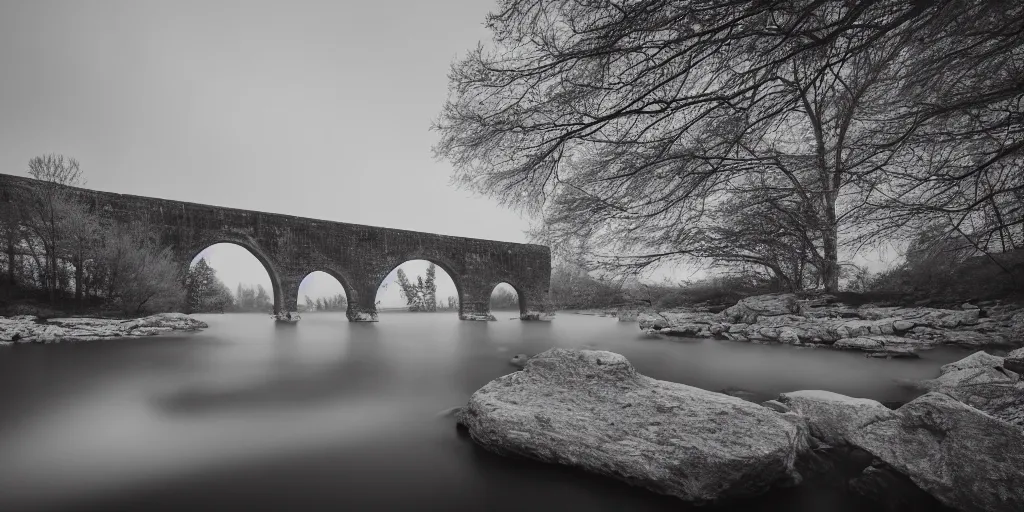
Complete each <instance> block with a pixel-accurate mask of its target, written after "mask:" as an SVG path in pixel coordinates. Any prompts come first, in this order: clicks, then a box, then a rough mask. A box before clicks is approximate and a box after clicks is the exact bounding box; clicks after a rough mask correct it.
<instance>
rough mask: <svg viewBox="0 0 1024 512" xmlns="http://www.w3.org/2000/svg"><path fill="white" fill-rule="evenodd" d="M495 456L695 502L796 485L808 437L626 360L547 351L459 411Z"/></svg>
mask: <svg viewBox="0 0 1024 512" xmlns="http://www.w3.org/2000/svg"><path fill="white" fill-rule="evenodd" d="M457 417H458V421H459V423H460V424H462V425H464V426H465V427H467V429H468V431H469V434H470V436H471V437H472V439H473V440H474V441H475V442H477V443H479V444H480V445H481V446H483V447H484V448H486V449H488V450H490V451H493V452H495V453H498V454H502V455H513V456H523V457H528V458H532V459H536V460H540V461H544V462H549V463H556V464H564V465H568V466H572V467H576V468H580V469H583V470H586V471H590V472H593V473H598V474H602V475H605V476H609V477H612V478H616V479H619V480H622V481H625V482H628V483H630V484H633V485H638V486H642V487H646V488H648V489H650V490H652V491H655V492H658V493H662V494H668V495H672V496H676V497H679V498H682V499H684V500H687V501H692V502H709V501H715V500H720V499H724V498H733V497H744V496H752V495H757V494H760V493H763V492H765V491H766V490H768V489H769V488H771V487H772V486H776V485H791V484H794V483H796V482H798V481H799V479H800V475H799V474H798V473H797V471H796V469H795V463H796V461H797V458H798V455H800V454H801V453H804V452H806V451H807V450H808V446H807V438H806V437H805V435H804V434H803V433H802V432H801V431H800V429H799V427H798V426H797V425H794V424H793V423H791V422H790V421H787V419H785V418H783V417H782V415H780V414H778V413H775V412H774V411H771V410H769V409H767V408H765V407H762V406H760V405H757V404H753V403H750V402H746V401H744V400H741V399H739V398H734V397H730V396H726V395H723V394H719V393H712V392H710V391H705V390H702V389H698V388H693V387H690V386H685V385H682V384H675V383H671V382H665V381H660V380H656V379H652V378H650V377H646V376H644V375H641V374H639V373H638V372H637V371H636V370H635V369H634V368H633V366H632V365H630V363H629V361H627V360H626V358H625V357H623V356H621V355H619V354H615V353H612V352H605V351H596V350H566V349H558V348H555V349H551V350H548V351H546V352H543V353H541V354H538V355H536V356H534V357H532V358H530V360H529V361H528V362H527V364H526V367H525V369H524V370H523V371H519V372H514V373H511V374H509V375H505V376H503V377H500V378H498V379H495V380H493V381H491V382H490V383H489V384H487V385H486V386H484V387H483V388H481V389H480V390H478V391H477V392H476V393H474V394H473V396H472V397H471V398H470V401H469V404H468V405H467V407H466V408H465V409H464V410H463V411H461V412H459V413H458V416H457Z"/></svg>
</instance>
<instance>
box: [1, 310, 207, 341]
mask: <svg viewBox="0 0 1024 512" xmlns="http://www.w3.org/2000/svg"><path fill="white" fill-rule="evenodd" d="M207 327H209V326H208V325H206V323H205V322H202V321H199V320H196V319H195V318H192V317H190V316H188V315H186V314H183V313H159V314H156V315H152V316H147V317H143V318H133V319H128V320H124V319H114V318H50V319H47V320H42V319H39V318H37V317H35V316H32V315H20V316H14V317H0V346H11V345H14V344H16V343H59V342H65V341H94V340H100V339H110V338H138V337H142V336H153V335H156V334H161V333H165V332H171V331H196V330H199V329H205V328H207Z"/></svg>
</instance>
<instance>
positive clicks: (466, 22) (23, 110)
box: [0, 0, 880, 295]
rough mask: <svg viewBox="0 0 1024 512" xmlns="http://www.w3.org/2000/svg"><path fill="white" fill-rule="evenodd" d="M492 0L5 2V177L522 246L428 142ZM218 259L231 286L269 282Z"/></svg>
mask: <svg viewBox="0 0 1024 512" xmlns="http://www.w3.org/2000/svg"><path fill="white" fill-rule="evenodd" d="M493 5H495V2H493V1H492V0H446V1H445V2H429V1H397V2H373V1H366V2H335V1H321V2H310V1H283V0H280V1H273V2H272V1H265V0H236V1H224V0H203V1H195V0H186V1H159V2H154V1H147V0H129V1H102V0H91V1H88V2H86V1H63V2H56V1H44V0H23V1H22V0H0V92H2V93H0V172H4V173H8V174H20V175H24V174H25V170H26V168H27V164H28V161H29V159H30V158H32V157H33V156H36V155H40V154H44V153H50V152H55V153H63V154H65V155H67V156H71V157H74V158H77V159H78V160H79V161H80V162H81V165H82V169H83V171H84V172H85V174H86V177H87V186H89V187H90V188H95V189H99V190H106V191H111V192H120V193H129V194H139V195H147V196H155V197H163V198H168V199H179V200H186V201H194V202H200V203H207V204H213V205H221V206H231V207H236V208H245V209H252V210H262V211H269V212H277V213H285V214H291V215H299V216H305V217H313V218H318V219H328V220H336V221H342V222H353V223H358V224H369V225H375V226H388V227H395V228H403V229H410V230H417V231H427V232H433V233H443V234H449V235H459V236H468V237H475V238H487V239H493V240H503V241H510V242H524V241H526V240H525V236H524V234H523V231H524V229H525V228H526V227H527V221H526V220H524V219H522V218H520V217H519V216H518V215H517V214H515V213H513V212H511V211H508V210H504V209H501V208H500V207H498V206H497V205H496V204H495V202H494V201H492V200H490V199H488V198H483V197H479V196H473V195H472V194H470V193H469V192H466V191H463V190H458V189H455V188H453V187H451V186H449V177H450V175H451V168H450V166H449V165H448V164H447V163H445V162H437V161H435V160H434V159H433V155H432V153H431V151H430V148H431V146H432V144H433V143H434V142H435V140H436V134H435V133H432V132H430V131H429V130H428V128H429V126H430V122H431V120H432V119H434V118H435V116H436V115H437V114H438V113H439V111H440V108H441V106H442V105H443V102H444V100H445V97H446V94H447V73H448V69H449V67H450V64H451V63H452V62H453V61H454V60H455V59H456V58H457V57H459V56H462V55H465V52H466V51H468V50H469V49H471V48H473V47H474V46H476V44H477V43H478V42H479V41H486V40H489V38H490V33H489V32H488V31H487V30H486V29H485V28H484V27H483V21H484V17H485V14H486V13H487V12H488V10H490V9H491V8H492V6H493ZM214 252H215V251H209V252H207V253H206V254H204V256H205V257H207V259H209V260H211V261H210V262H211V264H212V265H213V266H214V268H216V269H217V270H218V271H219V272H220V273H221V274H222V275H224V276H225V278H226V279H225V281H227V284H228V285H229V286H230V287H231V288H232V289H234V287H235V284H236V282H237V281H241V282H250V283H256V282H264V283H266V284H269V278H267V276H266V274H265V272H263V273H261V272H260V270H261V269H260V268H259V267H258V266H257V267H251V266H250V265H248V264H245V263H242V262H241V261H235V260H234V259H233V258H234V257H233V256H231V255H232V254H236V253H233V252H231V251H229V252H228V253H223V254H220V255H219V256H218V255H215V254H214ZM225 261H227V263H224V262H225ZM252 261H255V259H253V260H252ZM860 262H861V263H868V264H869V265H870V266H872V267H877V266H879V265H880V263H879V262H871V261H865V259H863V258H861V259H860ZM224 265H227V266H231V265H235V268H232V269H226V268H222V267H223V266H224ZM253 268H254V269H255V270H253V271H252V272H251V273H246V272H248V271H249V270H251V269H253ZM243 271H244V272H243ZM414 273H415V272H410V274H414ZM228 274H230V275H231V276H232V277H228V276H227V275H228ZM659 274H661V275H660V276H659V275H655V276H654V277H655V278H660V277H664V276H665V275H669V274H671V275H674V277H676V278H679V279H685V278H694V277H700V276H701V275H702V272H698V273H696V274H695V273H693V271H692V270H688V269H679V270H676V271H671V270H668V271H666V272H659ZM236 280H237V281H236ZM316 281H317V282H318V280H316ZM314 284H315V283H314ZM331 286H334V283H333V282H332V283H324V287H326V288H324V289H328V288H329V289H331V290H333V289H334V288H331ZM312 289H320V288H317V287H314V288H312ZM439 295H440V292H439Z"/></svg>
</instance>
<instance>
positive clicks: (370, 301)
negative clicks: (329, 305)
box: [345, 282, 377, 322]
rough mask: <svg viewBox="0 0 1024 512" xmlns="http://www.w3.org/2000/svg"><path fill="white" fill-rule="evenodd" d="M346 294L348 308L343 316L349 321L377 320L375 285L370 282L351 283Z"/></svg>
mask: <svg viewBox="0 0 1024 512" xmlns="http://www.w3.org/2000/svg"><path fill="white" fill-rule="evenodd" d="M346 293H347V295H348V297H347V298H348V309H347V310H345V316H347V317H348V321H349V322H376V321H377V286H376V285H374V284H370V283H360V282H356V283H353V288H352V290H351V292H349V291H348V290H346Z"/></svg>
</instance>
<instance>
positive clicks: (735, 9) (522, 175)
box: [435, 0, 1021, 290]
mask: <svg viewBox="0 0 1024 512" xmlns="http://www.w3.org/2000/svg"><path fill="white" fill-rule="evenodd" d="M1014 10H1021V8H1020V7H1019V6H1016V5H1014V4H1013V3H1002V4H998V5H996V6H994V7H987V8H985V9H979V8H978V7H977V6H974V5H972V4H970V3H966V2H943V3H932V2H905V1H903V2H901V1H895V0H890V1H878V2H830V1H828V2H826V1H805V2H773V1H760V2H740V1H736V2H712V1H684V0H677V1H668V0H662V1H653V0H647V1H635V2H580V1H568V0H565V1H543V2H542V1H536V0H505V1H503V2H501V3H500V5H499V8H498V10H497V12H495V13H494V14H491V15H490V16H489V17H488V21H487V25H488V27H489V28H490V29H491V31H492V32H493V34H494V41H493V44H492V45H491V46H490V47H487V48H485V47H483V46H480V47H478V48H477V49H475V50H474V51H472V52H471V53H470V54H469V55H468V56H467V57H466V58H464V59H463V60H462V61H460V62H458V63H456V64H455V65H454V66H453V68H452V71H451V74H450V82H451V93H450V97H449V99H448V101H447V103H446V104H445V107H444V109H443V111H442V113H441V115H440V118H439V119H438V121H437V122H436V123H435V129H437V130H438V131H439V132H440V133H441V139H440V141H439V143H438V144H437V146H436V147H435V151H436V153H437V154H438V155H439V156H441V157H444V158H447V159H449V160H450V161H451V162H452V163H453V164H454V166H455V179H456V181H457V182H458V183H460V184H462V185H464V186H467V187H469V188H472V189H476V190H478V191H482V192H484V193H487V194H490V195H493V196H495V197H497V198H499V199H500V200H501V201H503V202H504V203H505V204H508V205H511V206H514V207H519V208H524V209H529V210H533V211H535V212H540V213H542V214H543V217H544V221H545V229H544V232H545V234H546V236H548V237H551V239H552V240H550V241H558V242H560V243H567V242H568V241H570V240H572V241H574V242H576V243H575V244H574V245H573V246H586V247H602V248H603V250H602V251H601V252H600V253H598V254H596V256H597V259H596V262H598V263H604V264H608V265H613V266H617V267H619V268H620V269H632V270H638V269H642V268H645V267H647V266H649V265H651V264H653V263H656V262H659V261H663V260H664V259H666V258H679V257H685V256H696V257H705V258H712V259H714V260H716V261H719V262H723V263H744V264H754V265H760V266H763V267H765V268H768V269H770V270H771V271H772V272H774V273H775V274H776V275H777V276H778V277H779V278H780V279H781V280H784V281H786V280H788V281H790V282H792V285H793V286H794V287H800V286H802V284H803V283H802V281H803V279H804V277H803V275H804V271H803V270H802V264H803V263H804V262H806V263H807V264H808V265H809V266H810V267H812V268H813V269H814V270H815V272H813V273H814V274H815V275H816V276H817V277H818V278H819V279H820V280H821V282H822V283H823V284H824V285H825V287H826V288H827V289H830V290H834V289H836V288H837V286H838V278H839V250H840V246H841V244H843V243H855V242H860V241H864V240H868V239H871V237H872V236H873V235H877V233H878V232H879V229H880V227H881V226H883V225H885V222H884V220H885V219H884V218H882V217H880V216H879V215H877V212H878V211H879V210H880V209H893V208H896V207H897V206H901V205H902V203H900V202H899V201H897V200H896V199H901V200H906V199H908V198H909V197H910V196H908V195H907V194H900V193H898V192H899V191H900V190H901V188H900V187H902V190H906V189H907V188H909V187H911V186H913V185H914V184H915V183H919V182H921V181H927V180H928V179H930V178H929V173H934V172H935V168H934V167H929V166H928V165H923V162H922V158H921V156H920V153H919V151H920V150H921V148H923V147H925V146H926V145H928V144H936V143H941V142H942V141H937V140H936V137H934V136H929V135H934V132H935V131H937V130H938V128H936V127H937V126H939V123H938V121H939V120H942V119H943V116H944V115H945V116H947V117H948V115H949V113H950V112H960V111H961V110H963V109H961V108H959V107H957V106H956V105H955V104H956V103H957V102H961V103H963V102H964V99H963V98H961V97H958V96H956V95H950V94H945V96H944V95H943V91H945V90H946V89H954V88H953V87H948V88H945V89H943V88H933V87H930V84H931V83H932V82H942V83H947V82H950V81H955V78H956V77H950V76H949V75H948V74H946V73H944V72H942V71H940V70H935V69H932V68H934V67H935V66H936V64H935V62H936V61H941V60H942V59H943V55H945V56H946V57H945V58H950V57H949V56H950V55H956V52H954V51H953V50H954V49H960V48H961V47H963V46H965V45H966V46H972V45H973V47H974V48H975V50H973V51H975V52H977V48H978V47H979V45H978V43H979V41H981V42H983V43H989V42H991V41H992V40H999V43H998V44H1001V45H1003V46H1009V47H1012V48H1014V49H1016V50H1019V48H1021V45H1020V37H1019V36H1014V35H1013V34H1012V33H1010V32H1008V31H1007V29H1009V28H1013V24H1014V23H1016V24H1017V25H1019V24H1020V22H1019V21H1015V20H1016V19H1019V17H1018V18H1014V17H1013V14H1014V13H1013V12H1011V11H1014ZM963 16H967V19H970V20H972V21H971V23H972V24H973V25H972V26H975V27H985V28H986V29H992V27H995V26H996V25H999V26H1001V27H1002V28H1000V29H999V30H990V33H986V34H983V35H981V36H976V37H974V39H971V37H968V35H970V33H966V34H961V36H957V35H956V34H950V33H949V31H948V30H947V29H946V28H945V27H946V24H947V22H948V21H949V20H950V19H959V18H960V17H963ZM961 25H963V24H961ZM1000 37H1002V39H1000ZM936 39H941V40H942V41H943V43H944V44H943V45H941V46H940V47H934V46H933V43H934V41H935V40H936ZM930 45H932V46H930ZM971 51H972V50H967V52H968V53H970V52H971ZM986 55H987V57H992V56H993V55H994V53H993V52H991V51H990V50H987V53H985V55H974V57H973V58H975V59H982V58H986ZM960 56H961V57H963V55H960ZM968 60H969V59H968ZM925 61H928V63H929V64H928V65H930V66H932V68H929V67H928V66H926V65H925V64H924V62H925ZM995 61H996V59H994V58H989V60H988V61H987V62H993V64H992V66H991V67H992V68H996V69H999V70H1003V69H1004V68H1007V66H1012V65H1014V63H1013V62H1009V63H1007V62H1002V63H1001V64H1000V63H999V62H995ZM962 71H963V75H972V73H973V71H971V70H968V69H962ZM992 71H993V70H992V69H988V70H987V71H986V76H987V77H988V78H986V77H985V76H975V75H972V78H971V81H973V82H974V84H973V85H974V92H975V93H976V94H979V95H982V96H985V95H986V94H988V93H987V92H986V91H998V90H1004V89H1006V88H1008V87H1009V86H1008V85H1007V82H1006V80H1005V78H1006V77H1007V76H1011V75H1012V71H1010V72H1002V73H993V72H992ZM959 79H963V77H960V78H959ZM1011 83H1012V81H1011ZM1009 88H1010V89H1012V87H1009ZM1016 93H1017V95H1018V96H1017V97H1018V98H1019V97H1020V96H1019V94H1020V91H1019V90H1017V91H1016ZM1003 99H1004V100H1005V98H1003ZM981 101H982V102H984V101H985V100H984V99H983V100H981ZM943 112H944V113H943ZM975 132H976V131H972V132H971V133H972V134H974V135H975V136H978V135H977V133H975ZM946 143H947V144H948V141H947V142H946ZM982 151H990V149H988V150H982ZM893 176H904V177H906V179H905V180H904V181H905V182H904V181H901V182H899V183H895V182H894V180H893ZM891 182H892V183H891ZM934 195H935V194H932V195H931V196H934ZM931 196H929V195H928V194H919V195H917V196H913V198H914V201H911V202H909V203H907V204H906V206H907V208H904V209H903V210H904V211H907V212H911V211H915V209H916V210H917V211H919V210H920V203H928V202H929V200H930V198H931ZM752 216H756V218H753V217H752ZM872 228H873V229H872ZM581 239H583V240H582V241H581ZM783 249H785V251H783ZM780 251H781V252H780ZM793 258H798V259H799V261H798V263H800V265H794V264H793V263H794V262H793V261H792V260H793ZM780 261H782V262H784V263H786V265H780V264H779V262H780ZM797 267H800V268H801V270H799V271H798V270H796V269H797Z"/></svg>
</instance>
